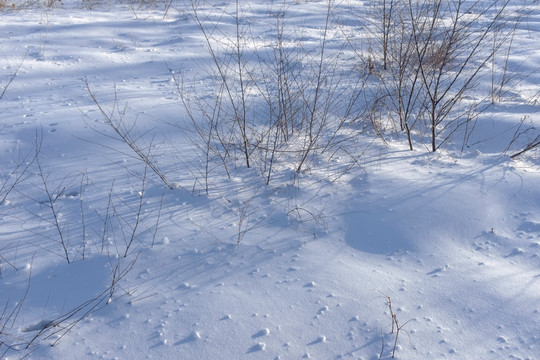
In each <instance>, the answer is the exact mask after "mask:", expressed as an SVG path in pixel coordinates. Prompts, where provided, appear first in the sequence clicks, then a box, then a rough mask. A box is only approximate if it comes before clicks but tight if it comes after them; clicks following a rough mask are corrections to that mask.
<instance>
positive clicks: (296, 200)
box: [0, 0, 540, 360]
mask: <svg viewBox="0 0 540 360" xmlns="http://www.w3.org/2000/svg"><path fill="white" fill-rule="evenodd" d="M216 3H218V5H219V6H225V5H226V4H225V3H221V2H216ZM278 3H279V2H275V4H274V2H273V1H272V2H269V1H256V0H252V1H251V0H250V1H245V2H242V7H243V8H244V10H245V11H246V12H247V13H249V16H248V18H250V21H251V25H252V28H251V29H252V31H253V32H254V33H255V34H261V36H262V35H263V33H264V31H265V29H266V28H267V25H268V24H271V23H272V20H271V19H270V15H269V14H270V10H271V9H272V7H273V6H276V7H278V5H279V4H278ZM325 6H326V4H325V3H324V2H321V1H311V2H310V1H307V0H306V1H296V2H294V1H291V2H290V6H289V11H290V14H291V15H290V16H291V18H290V19H291V20H290V21H291V23H292V24H294V25H295V26H298V27H299V28H301V29H303V32H302V33H303V34H304V36H305V37H306V41H310V39H311V40H313V41H316V36H317V35H316V33H317V29H318V28H319V27H320V26H322V22H323V21H324V11H325V10H324V9H325ZM340 6H343V7H344V8H346V9H345V10H347V9H351V8H353V7H354V6H358V4H357V2H355V1H345V2H343V3H342V4H341V5H340ZM348 13H350V12H348V11H344V14H348ZM218 14H219V12H215V13H212V16H217V15H218ZM321 14H322V15H321ZM0 17H1V18H2V22H1V24H0V34H1V36H0V64H2V69H1V73H0V75H1V76H2V77H1V78H0V79H1V82H0V84H2V86H4V85H5V84H6V82H7V81H8V79H9V75H10V74H13V73H14V72H15V69H16V68H17V66H19V65H21V67H20V69H19V71H18V73H17V76H16V78H15V79H14V81H13V83H12V84H11V85H10V87H9V88H8V90H7V92H6V94H5V96H4V97H3V98H2V99H1V100H0V106H1V109H2V120H1V122H0V151H1V153H2V156H1V158H0V161H1V163H0V166H1V167H0V174H1V176H2V179H6V178H7V175H8V174H9V172H10V171H12V170H13V169H14V168H15V166H16V165H17V164H18V163H20V161H21V159H26V161H30V160H31V158H32V156H33V148H34V146H35V142H36V139H38V140H39V139H41V141H42V144H41V147H40V153H39V162H40V164H41V167H42V169H43V173H44V177H45V178H46V182H47V185H48V187H49V188H50V191H51V192H52V193H53V196H55V197H56V199H55V208H56V210H57V211H58V212H59V214H58V216H59V221H60V224H61V225H60V226H61V229H62V232H63V235H64V237H65V238H66V241H67V242H68V253H69V255H70V263H69V264H68V263H67V261H66V258H65V256H64V251H63V249H62V247H61V244H60V243H59V237H58V232H57V229H56V227H55V226H54V224H53V223H52V220H53V219H52V218H51V213H50V209H49V208H48V207H47V204H48V203H47V197H46V194H45V192H44V185H43V181H42V180H41V178H40V176H39V171H38V169H37V167H36V164H35V163H33V164H31V166H30V168H29V170H28V172H27V173H26V174H25V176H24V177H23V181H22V182H21V183H19V184H18V186H17V187H16V188H15V190H14V191H13V192H12V193H10V195H9V197H8V198H7V201H5V203H4V204H2V205H1V208H0V219H1V226H0V266H1V267H0V270H1V274H0V275H1V279H0V283H1V287H0V289H1V291H0V309H4V310H3V311H0V314H2V315H1V316H0V333H1V338H0V341H5V342H6V343H5V344H2V343H0V354H1V353H4V351H6V353H5V354H4V356H5V357H6V358H7V359H18V358H21V357H23V356H25V355H28V354H29V355H28V358H30V359H70V360H71V359H89V358H91V359H93V358H95V359H301V358H312V359H340V358H342V359H377V358H379V355H380V354H381V353H382V356H383V358H389V357H391V353H392V348H393V345H394V339H395V334H391V324H392V318H391V314H390V311H389V308H388V305H387V300H388V299H391V303H392V311H393V313H394V314H395V315H396V318H397V319H398V321H399V324H400V325H403V328H402V332H401V333H400V336H399V339H398V343H397V349H396V358H400V359H444V358H449V359H538V358H540V256H539V255H540V186H539V184H540V167H539V164H540V162H539V160H538V152H537V151H536V152H535V151H531V152H530V153H528V154H527V155H525V156H522V157H519V158H516V159H514V160H512V159H510V158H509V157H507V156H502V155H501V153H502V152H503V150H504V149H505V148H506V146H507V145H508V143H509V141H510V139H511V138H512V134H513V133H514V132H515V126H516V124H517V123H519V120H520V118H521V117H522V116H523V115H528V116H529V117H530V121H532V122H533V123H535V124H536V125H538V123H539V121H540V119H539V117H538V111H539V106H540V105H539V104H537V103H534V102H531V101H529V100H528V99H529V98H530V97H531V96H532V95H534V94H535V93H536V92H537V91H538V90H540V89H539V88H538V84H539V83H540V75H538V74H536V73H535V71H537V69H538V66H539V65H540V49H539V48H538V44H539V41H540V15H539V14H538V13H537V12H534V13H533V14H532V15H531V17H530V18H529V19H528V21H527V22H525V23H523V24H521V25H520V28H519V30H518V31H519V36H516V39H515V41H516V45H515V49H517V50H516V53H515V55H513V57H512V58H511V61H513V62H515V64H516V66H518V69H517V70H519V71H520V72H522V73H527V74H530V75H529V76H528V77H526V78H524V79H522V81H521V82H520V83H519V85H518V87H517V90H516V92H515V94H513V96H512V98H511V99H510V100H509V101H508V102H506V103H503V104H499V105H496V106H494V107H492V108H490V109H489V110H488V111H487V112H486V113H485V114H483V115H482V118H481V121H479V125H478V126H479V127H480V128H481V131H479V132H477V133H476V135H475V136H476V138H475V139H473V140H471V142H470V147H469V148H467V149H465V151H464V152H463V153H461V151H460V148H461V143H460V142H456V144H455V146H454V145H449V146H448V147H446V148H444V149H441V151H438V152H436V153H430V152H428V151H427V150H425V148H424V147H422V146H418V147H417V149H416V150H415V151H409V150H408V149H407V144H406V139H405V138H400V139H393V138H389V139H388V144H387V145H384V144H383V143H382V142H380V141H375V142H374V143H372V144H371V146H370V148H369V151H368V152H367V153H366V155H365V156H364V158H363V159H362V161H361V162H360V164H359V166H358V167H355V168H353V169H352V170H350V171H349V172H348V173H346V174H345V175H344V176H342V177H341V178H340V179H339V180H337V181H334V182H332V181H330V180H329V179H328V178H327V177H325V176H323V175H321V174H320V173H318V172H317V171H315V170H314V171H313V172H312V173H309V172H308V173H305V174H301V175H299V176H298V177H297V178H296V179H295V180H294V181H292V180H290V179H289V180H288V179H286V176H285V175H284V178H285V181H282V182H280V181H276V182H275V183H271V184H270V185H269V186H266V185H264V183H263V182H264V181H263V180H262V179H260V178H258V177H257V176H256V175H254V174H253V173H251V172H249V171H247V170H246V169H243V170H242V169H238V170H237V171H236V172H235V173H234V174H233V178H232V179H231V180H224V179H222V178H217V177H216V178H215V179H212V180H213V185H214V187H213V189H216V190H214V191H212V192H211V193H210V195H208V196H207V195H206V194H205V193H204V191H203V190H202V189H201V188H200V187H199V186H196V185H194V175H193V174H195V173H196V170H195V169H196V167H197V161H198V158H197V156H196V155H194V154H193V148H194V147H193V143H192V142H191V141H190V134H189V132H188V131H187V130H186V131H183V130H182V127H183V125H182V126H173V125H171V124H175V123H176V124H177V123H178V122H179V121H182V117H183V116H184V115H183V111H184V109H183V107H182V104H181V101H180V98H179V95H178V93H177V88H176V84H175V82H174V79H173V77H174V74H171V70H174V71H175V72H182V73H184V74H187V75H186V79H187V80H188V81H193V82H197V81H199V82H200V83H201V84H203V85H204V83H205V81H206V80H207V79H206V78H205V77H204V76H203V75H198V74H200V73H199V70H200V69H201V68H204V66H206V65H205V64H207V63H208V61H209V58H208V55H207V52H206V51H205V44H204V39H203V37H202V35H201V33H200V31H199V29H198V27H197V24H196V23H195V21H194V20H193V18H192V16H191V13H190V9H189V7H187V6H184V4H182V2H180V3H178V4H176V3H174V4H173V6H172V7H171V9H169V11H168V13H167V14H166V16H164V10H163V9H153V10H152V9H145V8H140V9H139V8H136V7H133V6H132V7H129V6H127V5H115V4H106V3H103V4H97V5H96V6H95V7H93V8H92V9H89V6H83V5H81V4H79V3H70V2H66V4H64V5H57V6H56V7H55V8H54V9H45V8H33V9H26V10H20V11H3V12H1V13H0ZM343 23H344V24H348V25H347V26H349V27H350V28H348V29H350V30H351V31H353V30H355V29H357V28H359V27H355V26H357V25H355V22H354V21H353V20H349V19H348V18H344V19H343ZM299 32H300V31H299ZM197 76H201V77H200V78H197ZM85 82H87V83H88V87H89V88H90V89H91V91H92V93H93V94H95V96H96V98H97V99H99V101H100V103H101V104H102V105H103V106H104V107H105V108H106V109H108V110H107V111H109V109H112V107H113V105H114V98H115V96H116V98H117V101H118V104H119V106H120V107H122V108H124V106H125V114H126V118H129V119H130V121H135V119H136V121H137V124H136V125H137V131H139V132H140V133H141V134H148V133H147V131H149V132H151V133H152V134H155V142H154V143H153V144H154V146H155V147H156V149H157V150H156V151H162V152H164V153H167V154H168V155H169V156H166V157H165V158H164V159H161V160H160V166H161V168H162V169H163V171H164V172H165V173H167V174H168V176H170V177H171V178H173V180H174V182H175V184H176V185H177V186H176V188H175V189H172V190H171V189H168V188H167V187H166V186H165V185H164V184H163V183H162V182H161V181H160V179H159V178H157V177H156V176H154V174H153V173H151V172H149V174H148V176H147V179H146V183H145V187H143V186H142V179H141V176H142V173H143V172H144V164H143V163H142V162H141V161H140V160H138V159H137V158H136V157H135V156H134V154H133V153H132V152H131V150H130V149H129V148H128V147H127V145H126V144H124V143H123V142H121V141H118V140H117V138H116V137H115V134H114V132H113V131H112V129H111V128H110V127H108V126H107V125H105V124H104V122H103V117H102V116H101V114H100V113H99V110H98V108H97V106H96V104H95V103H94V102H93V100H92V99H91V96H90V94H89V92H88V89H87V86H86V83H85ZM366 141H367V140H366ZM38 142H39V141H38ZM164 149H165V150H164ZM141 193H142V200H143V201H142V202H141V203H142V214H141V224H140V226H141V229H140V230H139V231H138V232H137V236H136V238H135V239H134V242H133V243H132V245H131V247H130V249H129V251H128V254H127V256H126V257H124V256H123V255H124V251H125V249H126V244H127V243H128V242H129V234H130V231H131V230H132V228H130V224H133V223H134V222H133V218H134V217H135V214H136V209H137V207H138V205H139V200H140V198H141ZM110 198H112V202H111V201H109V199H110ZM111 203H112V204H113V205H114V209H112V208H111ZM81 209H83V210H82V212H81ZM107 214H108V215H107ZM242 214H244V217H242ZM106 220H107V221H108V222H109V225H108V226H107V227H106V229H105V230H106V234H105V236H104V235H103V234H104V221H106ZM156 224H157V227H156ZM239 233H240V234H241V235H242V237H241V238H240V239H239V237H238V234H239ZM126 236H127V238H126ZM238 240H240V241H239V242H238ZM83 242H84V245H83ZM119 274H121V276H119ZM114 279H117V280H118V282H117V283H115V285H114V286H113V287H111V283H112V282H113V281H114ZM112 290H114V291H112ZM25 294H26V295H25ZM23 300H24V301H23ZM17 304H21V306H20V308H19V309H18V311H17V312H16V313H15V314H14V313H13V311H14V309H15V310H17ZM74 309H79V310H77V311H76V312H74V313H72V311H74ZM10 314H11V315H10ZM66 314H72V316H70V317H67V318H66V319H65V321H64V322H59V321H58V319H62V318H63V316H66ZM15 315H16V316H15ZM83 315H85V316H83ZM36 335H40V336H38V337H37V338H36V340H35V341H34V342H32V344H31V346H29V347H28V348H27V349H26V348H25V346H24V345H25V344H27V343H28V342H29V341H30V340H31V339H32V338H33V337H35V336H36ZM51 344H54V346H49V345H51ZM7 345H13V346H14V347H13V348H12V349H7V348H6V346H7ZM382 345H383V349H382V350H381V347H382Z"/></svg>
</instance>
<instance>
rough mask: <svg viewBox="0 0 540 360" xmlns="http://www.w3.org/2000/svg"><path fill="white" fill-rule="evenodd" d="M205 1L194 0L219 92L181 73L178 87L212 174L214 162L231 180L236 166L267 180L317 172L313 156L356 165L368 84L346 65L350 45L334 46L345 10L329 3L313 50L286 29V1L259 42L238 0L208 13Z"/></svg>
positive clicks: (213, 79)
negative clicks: (336, 20)
mask: <svg viewBox="0 0 540 360" xmlns="http://www.w3.org/2000/svg"><path fill="white" fill-rule="evenodd" d="M203 5H205V3H203V2H201V1H195V0H192V1H190V6H191V11H192V13H193V17H194V19H195V20H196V22H197V24H198V26H199V28H200V30H201V33H202V35H203V37H204V39H205V42H206V48H207V51H208V55H209V58H210V62H211V67H210V68H211V70H210V71H209V75H210V80H211V81H212V93H205V90H204V89H200V88H195V87H194V86H192V87H186V85H185V84H186V79H185V77H183V75H180V76H178V77H176V83H177V89H178V91H179V93H180V96H181V98H182V101H183V104H184V106H185V109H186V113H187V115H188V117H189V119H190V120H191V123H192V125H193V128H194V131H193V133H194V134H196V138H198V139H200V140H199V141H198V143H199V144H203V145H200V146H199V148H200V149H201V150H202V152H203V156H202V158H203V159H204V160H205V162H206V165H205V167H206V168H205V170H204V171H202V172H201V173H203V175H204V177H205V178H207V177H208V174H209V171H211V169H213V168H214V166H215V165H209V162H212V161H214V160H218V163H219V164H221V166H222V167H223V169H225V171H226V173H227V175H228V176H230V169H235V168H237V167H238V166H245V167H246V168H254V167H255V168H256V169H258V172H259V174H260V175H261V176H262V177H263V178H264V179H265V182H266V183H267V184H269V183H270V182H271V179H272V178H273V175H275V174H276V173H278V174H279V173H287V172H293V173H296V174H300V173H302V172H305V171H307V172H309V171H310V170H311V169H312V168H313V167H314V166H315V163H314V162H313V160H314V159H325V160H322V161H321V163H325V164H326V165H327V164H328V161H329V160H330V159H333V158H337V157H341V158H342V159H347V160H346V161H344V162H345V163H347V164H355V165H356V164H357V163H358V154H359V152H358V151H357V150H358V149H357V147H358V142H355V141H354V139H355V138H356V136H357V135H358V132H357V131H356V130H357V129H358V128H355V127H352V126H351V125H352V124H356V123H357V122H359V121H360V120H361V119H362V115H363V106H362V102H361V101H360V99H361V98H362V97H361V95H362V94H363V91H364V85H365V81H364V80H365V79H364V78H362V77H359V76H358V73H356V72H355V71H353V69H354V64H351V63H346V62H343V61H341V59H340V56H342V55H343V53H344V47H345V42H344V41H341V42H340V41H339V40H336V36H337V35H338V34H339V27H338V26H337V24H335V23H333V18H334V12H336V11H337V8H338V7H337V5H336V4H334V2H333V1H331V0H330V1H328V2H327V3H326V10H325V11H326V12H325V22H324V24H323V27H322V28H321V29H320V31H319V37H318V39H315V41H316V45H307V44H306V43H305V42H304V41H302V40H300V38H301V37H302V36H301V34H299V33H297V30H296V29H294V28H293V27H289V26H287V22H288V8H287V6H286V4H285V2H283V3H282V4H281V5H280V6H279V8H278V9H277V10H275V9H271V10H270V15H271V17H272V20H273V27H272V29H271V30H270V31H269V32H268V33H269V34H270V35H268V36H265V37H261V38H256V37H254V36H252V35H251V32H250V31H251V29H250V27H249V25H248V24H247V22H246V21H245V18H244V15H243V14H242V11H241V9H240V6H239V2H238V1H236V2H233V4H231V6H230V8H228V7H227V6H224V7H223V8H221V9H219V8H217V7H210V10H205V8H204V6H203ZM213 18H218V19H219V20H213ZM246 24H247V25H246ZM227 27H229V28H230V29H232V31H230V32H227V31H226V28H227ZM194 94H195V95H194ZM360 128H361V127H360ZM240 159H241V161H240ZM326 165H322V164H320V166H323V167H324V166H326ZM343 169H348V166H347V165H345V166H344V167H343ZM344 171H347V170H344ZM334 175H335V177H339V176H340V174H337V173H335V174H334ZM205 190H206V191H208V182H207V181H205Z"/></svg>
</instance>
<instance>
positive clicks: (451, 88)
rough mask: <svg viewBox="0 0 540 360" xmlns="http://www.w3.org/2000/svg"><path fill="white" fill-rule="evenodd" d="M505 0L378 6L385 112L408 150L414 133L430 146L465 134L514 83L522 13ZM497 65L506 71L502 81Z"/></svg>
mask: <svg viewBox="0 0 540 360" xmlns="http://www.w3.org/2000/svg"><path fill="white" fill-rule="evenodd" d="M509 4H510V1H509V0H497V1H491V2H478V1H473V2H470V1H466V0H437V1H425V0H396V1H385V2H383V3H382V5H380V6H379V11H377V12H375V14H376V15H377V16H378V20H377V21H376V23H379V24H382V25H379V26H378V27H377V29H378V31H379V35H378V37H376V38H378V39H379V41H378V42H376V43H375V44H376V47H375V51H374V53H375V54H377V53H381V54H383V55H382V60H381V61H382V63H383V71H382V72H381V73H380V79H381V81H382V82H383V84H384V88H385V89H386V90H387V92H388V95H389V96H388V99H389V100H390V101H389V103H388V105H389V106H388V109H389V110H390V115H391V116H392V117H395V121H396V122H397V123H398V126H397V127H398V128H399V129H400V130H401V131H404V132H405V133H406V135H407V138H408V142H409V147H410V148H411V149H412V148H413V141H412V135H413V133H417V134H419V135H420V137H422V138H425V139H426V140H425V143H426V145H427V146H429V149H430V150H431V151H436V150H437V149H438V148H440V147H441V146H443V145H444V144H445V143H446V142H448V141H449V140H450V139H451V138H452V136H453V135H454V134H455V133H456V132H458V131H462V132H464V139H467V138H468V135H469V134H468V133H469V132H470V131H472V129H473V128H474V126H472V125H471V124H470V123H471V121H474V120H475V119H476V118H477V117H478V114H479V113H480V112H482V111H483V110H485V109H486V108H487V106H489V103H490V102H491V101H493V99H494V98H495V97H497V98H499V99H500V98H501V96H502V94H503V92H504V91H505V89H506V88H507V87H508V86H509V84H510V80H511V75H510V74H509V73H508V71H507V70H508V57H509V54H510V52H511V49H512V39H513V34H514V33H515V30H516V27H517V24H519V22H521V21H522V20H523V18H524V16H526V13H523V12H521V13H520V15H515V12H512V11H511V9H510V6H509ZM381 6H382V8H381ZM524 7H526V5H524ZM524 14H525V15H524ZM377 44H378V45H377ZM378 49H382V50H380V51H379V50H378ZM496 66H497V67H501V68H502V69H503V70H504V71H503V72H502V74H501V75H500V77H499V78H496V76H495V75H494V69H495V67H496ZM486 83H489V84H490V85H489V86H484V84H486Z"/></svg>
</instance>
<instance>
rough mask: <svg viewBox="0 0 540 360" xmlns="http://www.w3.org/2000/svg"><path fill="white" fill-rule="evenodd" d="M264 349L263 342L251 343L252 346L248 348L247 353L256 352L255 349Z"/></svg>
mask: <svg viewBox="0 0 540 360" xmlns="http://www.w3.org/2000/svg"><path fill="white" fill-rule="evenodd" d="M265 349H266V344H265V343H258V344H256V345H253V346H252V347H250V348H249V350H248V354H249V353H254V352H257V351H263V350H265Z"/></svg>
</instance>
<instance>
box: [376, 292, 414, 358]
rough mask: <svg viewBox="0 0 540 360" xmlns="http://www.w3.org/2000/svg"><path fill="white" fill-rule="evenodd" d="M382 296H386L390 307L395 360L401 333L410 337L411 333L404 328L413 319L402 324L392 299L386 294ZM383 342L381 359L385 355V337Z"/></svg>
mask: <svg viewBox="0 0 540 360" xmlns="http://www.w3.org/2000/svg"><path fill="white" fill-rule="evenodd" d="M381 294H382V295H383V296H384V299H385V301H386V306H387V307H388V311H389V312H390V318H391V328H392V329H391V331H390V334H395V335H394V344H393V348H392V358H394V357H395V355H396V349H397V344H398V338H399V333H400V332H401V331H405V333H406V334H407V335H409V333H408V332H407V331H406V330H404V329H403V327H404V326H405V325H407V324H408V323H409V322H411V321H412V319H411V320H407V321H406V322H404V323H402V324H400V322H399V319H398V317H397V314H396V313H395V312H394V310H393V308H392V299H391V298H390V296H389V295H386V294H383V293H381ZM409 341H410V335H409ZM381 342H382V345H381V353H380V355H379V359H381V358H382V356H383V353H384V337H382V339H381Z"/></svg>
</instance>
